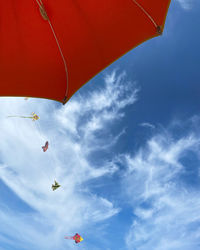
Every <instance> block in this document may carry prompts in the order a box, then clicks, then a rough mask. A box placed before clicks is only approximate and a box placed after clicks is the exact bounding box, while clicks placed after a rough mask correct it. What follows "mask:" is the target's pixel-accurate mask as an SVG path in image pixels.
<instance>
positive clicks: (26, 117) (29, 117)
mask: <svg viewBox="0 0 200 250" xmlns="http://www.w3.org/2000/svg"><path fill="white" fill-rule="evenodd" d="M7 117H18V118H33V117H32V116H20V115H9V116H7Z"/></svg>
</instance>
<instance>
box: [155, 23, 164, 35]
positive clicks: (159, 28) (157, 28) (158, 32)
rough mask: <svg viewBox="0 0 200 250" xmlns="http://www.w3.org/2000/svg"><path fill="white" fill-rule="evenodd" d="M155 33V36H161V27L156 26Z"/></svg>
mask: <svg viewBox="0 0 200 250" xmlns="http://www.w3.org/2000/svg"><path fill="white" fill-rule="evenodd" d="M156 31H157V34H158V35H162V33H163V32H162V26H159V25H158V26H157V27H156Z"/></svg>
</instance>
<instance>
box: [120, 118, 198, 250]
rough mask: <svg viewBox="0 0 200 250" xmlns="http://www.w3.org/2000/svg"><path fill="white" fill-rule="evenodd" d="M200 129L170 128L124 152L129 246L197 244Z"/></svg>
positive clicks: (143, 249)
mask: <svg viewBox="0 0 200 250" xmlns="http://www.w3.org/2000/svg"><path fill="white" fill-rule="evenodd" d="M181 126H183V123H182V124H181ZM199 132H200V131H198V133H195V134H194V133H193V130H191V131H190V132H188V133H187V134H188V135H184V136H182V137H181V136H180V138H176V134H173V133H171V132H169V131H167V130H166V131H165V132H164V133H160V134H158V135H156V136H153V137H152V138H151V139H150V140H149V141H148V142H147V144H146V147H144V148H142V149H140V150H139V152H137V153H136V154H134V155H124V156H123V157H121V162H123V164H124V165H125V166H126V167H127V171H126V174H125V176H124V185H123V189H125V190H126V193H127V195H128V197H129V202H130V204H131V205H132V207H133V214H134V215H135V219H134V220H133V222H132V226H131V228H130V231H129V233H128V236H126V243H127V247H128V249H138V250H146V249H156V250H159V249H163V250H169V249H174V250H175V249H176V250H177V249H183V250H188V249H198V248H199V237H200V230H199V225H200V215H199V209H200V198H199V197H200V191H199V187H200V184H199V183H200V182H199V181H200V179H199V175H198V173H199V163H200V158H199V155H198V152H199V150H200V139H199ZM175 138H176V139H175ZM191 157H192V159H191ZM191 163H192V164H193V166H190V164H191ZM191 180H192V181H191Z"/></svg>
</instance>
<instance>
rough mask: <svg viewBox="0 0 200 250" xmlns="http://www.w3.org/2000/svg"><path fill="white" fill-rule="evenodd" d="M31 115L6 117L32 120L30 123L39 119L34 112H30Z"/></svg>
mask: <svg viewBox="0 0 200 250" xmlns="http://www.w3.org/2000/svg"><path fill="white" fill-rule="evenodd" d="M31 115H32V116H21V115H9V116H7V117H18V118H29V119H32V121H37V120H38V119H40V117H39V116H38V115H36V114H35V113H34V112H32V113H31Z"/></svg>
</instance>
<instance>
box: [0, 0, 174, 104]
mask: <svg viewBox="0 0 200 250" xmlns="http://www.w3.org/2000/svg"><path fill="white" fill-rule="evenodd" d="M170 2H171V0H101V1H98V4H97V1H91V0H84V1H72V0H59V2H58V1H47V0H32V1H27V0H21V1H10V0H7V1H0V17H1V43H0V51H1V56H0V65H1V67H0V84H1V88H0V96H31V97H37V98H46V99H52V100H56V101H59V102H62V103H63V104H65V103H66V102H67V101H68V100H69V99H70V98H71V97H72V95H73V94H74V93H75V92H76V91H78V90H79V89H80V88H81V87H82V86H83V85H84V84H85V83H87V82H88V81H89V80H90V79H91V78H93V77H94V76H95V75H97V74H98V73H99V72H100V71H102V70H103V69H105V68H106V67H107V66H108V65H110V64H111V63H113V62H114V61H115V60H116V59H118V58H120V57H121V56H123V55H124V54H125V53H127V52H128V51H130V50H131V49H133V48H135V47H136V46H138V45H139V44H141V43H143V42H145V41H147V40H149V39H151V38H154V37H157V36H160V35H162V33H163V30H164V25H165V20H166V16H167V12H168V8H169V5H170ZM8 31H9V32H8ZM156 73H157V72H156V71H155V74H156Z"/></svg>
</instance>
